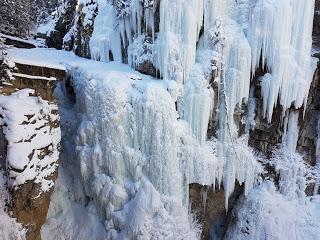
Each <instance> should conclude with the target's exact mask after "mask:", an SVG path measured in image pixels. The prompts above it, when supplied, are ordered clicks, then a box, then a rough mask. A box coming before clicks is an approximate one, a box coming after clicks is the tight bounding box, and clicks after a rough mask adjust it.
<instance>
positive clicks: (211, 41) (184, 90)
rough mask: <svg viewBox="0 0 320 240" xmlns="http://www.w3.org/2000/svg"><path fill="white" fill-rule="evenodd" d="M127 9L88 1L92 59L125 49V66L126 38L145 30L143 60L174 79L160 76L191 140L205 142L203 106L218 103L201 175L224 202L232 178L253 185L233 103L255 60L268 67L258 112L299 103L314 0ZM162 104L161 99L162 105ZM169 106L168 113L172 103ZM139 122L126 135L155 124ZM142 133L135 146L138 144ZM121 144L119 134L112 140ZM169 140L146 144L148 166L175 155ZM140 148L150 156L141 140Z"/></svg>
mask: <svg viewBox="0 0 320 240" xmlns="http://www.w3.org/2000/svg"><path fill="white" fill-rule="evenodd" d="M145 2H148V3H149V4H145ZM129 9H130V12H128V13H127V14H126V15H123V16H121V17H119V16H117V13H116V11H115V9H114V6H113V5H112V3H111V2H109V1H103V0H98V15H97V17H96V19H95V22H94V31H93V35H92V38H91V41H90V49H91V54H92V58H93V59H95V60H101V61H106V62H108V61H110V60H111V58H110V56H112V58H113V60H116V61H120V62H123V61H125V60H124V59H123V58H124V57H123V56H124V54H123V50H124V49H128V53H127V54H125V55H128V62H129V63H130V64H131V65H133V66H134V61H135V60H132V59H131V57H132V47H131V48H130V45H131V46H132V44H133V43H134V42H135V40H136V39H140V40H141V38H143V37H144V36H146V35H149V36H151V38H152V39H153V48H154V49H153V56H149V60H151V61H152V63H153V65H154V66H155V67H156V68H157V69H158V70H159V72H160V74H161V77H162V78H163V80H164V82H174V83H168V84H169V85H170V86H172V85H174V84H176V85H175V88H176V91H172V92H173V93H171V94H176V96H174V97H173V98H174V99H177V101H178V104H177V105H178V113H179V118H181V119H182V120H185V121H186V122H187V124H188V125H189V128H190V132H191V133H192V134H193V136H194V139H195V142H194V143H192V145H193V147H194V148H196V146H197V145H199V146H207V145H210V144H211V143H209V142H208V141H207V128H208V123H209V121H210V117H211V116H212V115H215V116H216V114H212V110H213V106H218V110H217V118H218V123H219V124H218V130H217V139H218V140H217V142H215V148H216V150H217V153H216V154H217V156H218V160H217V161H219V162H220V165H222V167H220V168H219V169H222V170H221V171H220V173H218V174H214V173H215V172H219V171H212V175H215V177H214V178H212V179H211V182H210V183H209V182H208V181H207V182H206V184H208V183H209V184H215V183H216V180H218V183H221V182H223V185H224V188H225V192H226V203H227V199H228V197H229V195H230V194H231V193H232V192H233V188H234V184H235V181H236V180H238V181H239V182H240V183H244V182H245V183H246V187H247V192H248V191H249V190H250V188H251V187H252V186H253V181H254V177H255V174H256V168H257V166H256V160H255V158H254V156H253V154H252V153H251V152H250V151H249V150H247V148H242V147H241V146H242V144H241V145H240V147H239V142H246V138H241V139H240V140H239V139H238V127H237V126H236V124H235V122H234V120H233V114H234V111H235V109H236V108H237V107H238V108H240V107H241V105H242V103H246V102H247V100H248V98H249V89H250V84H251V82H250V81H251V79H252V76H253V75H254V74H255V70H256V69H257V68H258V67H259V66H262V67H263V68H265V69H266V70H267V72H268V73H267V74H266V75H265V76H264V77H262V78H261V87H262V96H263V101H264V113H265V115H266V116H267V118H268V120H269V121H271V117H272V113H273V108H274V107H275V105H277V103H280V104H281V105H282V107H283V112H284V113H283V114H284V115H285V112H286V110H287V109H288V108H290V107H291V106H294V107H295V108H300V107H301V106H302V105H303V104H305V103H306V98H307V95H308V92H309V86H310V83H311V79H312V74H313V65H312V59H311V57H310V53H311V42H312V41H311V33H312V20H313V10H314V0H306V1H301V0H241V1H237V2H236V1H233V0H200V1H199V0H161V1H154V2H153V4H152V3H151V4H150V1H141V0H132V1H130V5H129ZM157 10H158V11H159V12H160V24H159V32H158V33H155V12H156V11H157ZM261 60H262V62H261ZM212 72H215V74H214V75H212ZM212 80H213V81H214V82H215V83H216V84H217V85H218V93H217V94H218V97H217V98H215V97H214V92H213V90H212V88H211V86H210V82H211V81H212ZM177 89H178V90H177ZM214 99H218V100H217V101H218V102H214ZM148 106H149V105H148ZM154 107H155V108H157V107H158V106H154ZM169 109H171V108H167V107H166V108H165V111H166V114H169V112H168V111H169ZM135 111H138V112H139V111H140V112H141V111H144V112H145V111H147V113H150V111H152V109H149V110H148V109H146V106H142V107H139V109H136V110H135ZM172 111H173V112H172V113H170V114H171V117H172V119H174V118H175V115H174V111H175V110H174V109H172ZM148 119H149V121H150V119H152V117H151V116H150V118H148ZM166 121H169V120H168V118H165V120H163V122H161V124H159V125H157V128H159V131H163V130H165V129H164V126H165V125H166ZM172 121H173V120H172ZM110 124H116V123H110ZM141 124H143V125H144V127H142V126H140V127H142V128H143V129H142V130H138V129H137V131H138V132H136V133H135V134H137V135H138V137H139V138H141V139H142V140H143V139H144V138H145V134H147V133H148V131H150V129H148V127H150V128H155V125H154V123H151V122H150V124H149V123H146V122H141ZM116 125H118V124H116ZM105 134H114V133H105ZM148 134H149V133H148ZM150 134H151V133H150ZM163 134H164V136H163V138H164V139H166V138H168V139H172V138H171V137H170V136H171V135H172V131H168V135H166V134H165V132H163ZM151 135H153V134H151ZM146 140H148V141H149V140H150V139H146ZM121 141H122V140H121ZM148 141H145V143H144V144H142V146H146V145H148ZM164 142H165V141H164ZM121 144H125V143H118V145H121ZM177 144H178V143H177V141H175V142H173V143H170V147H169V146H167V147H166V146H162V145H159V146H157V149H155V150H156V151H159V152H161V155H159V161H156V160H155V159H151V160H150V166H152V167H151V169H152V170H153V171H154V170H156V171H158V170H157V169H159V168H160V165H159V162H163V164H164V165H161V166H163V167H165V166H169V165H170V164H176V163H175V161H173V159H176V158H177V156H176V155H175V154H176V153H175V152H174V151H173V152H172V151H171V149H172V147H174V146H175V145H177ZM243 145H244V146H246V143H244V144H243ZM158 147H159V148H161V149H158ZM243 149H245V150H243ZM141 151H144V154H146V155H148V156H151V154H152V156H154V154H153V152H148V151H150V150H148V149H147V148H146V149H143V148H142V149H141ZM163 154H165V155H163ZM166 161H169V162H166ZM212 161H214V160H212ZM189 162H190V161H189ZM191 162H192V161H191ZM169 163H170V164H169ZM195 165H196V164H194V166H193V167H194V168H196V167H197V166H195ZM220 165H219V164H216V166H220ZM110 166H112V165H110ZM170 166H171V165H170ZM189 166H190V165H189ZM171 167H172V166H171ZM171 167H170V168H171ZM244 169H246V170H244ZM160 170H161V169H159V171H160ZM216 170H217V169H216ZM183 171H185V172H188V174H186V175H187V176H189V177H188V178H187V182H188V183H191V182H195V181H196V182H200V183H204V182H205V181H202V182H201V181H199V178H200V177H196V176H195V174H194V172H196V171H195V170H190V169H189V170H188V171H187V170H183ZM160 173H161V171H160V172H159V175H158V176H155V177H156V178H158V180H160V179H166V177H168V176H163V175H161V174H162V173H161V174H160ZM202 173H203V172H202ZM165 186H167V187H169V188H171V187H173V186H174V185H170V184H164V183H161V184H159V185H158V186H157V187H159V188H164V187H165ZM158 190H161V189H158ZM164 192H166V193H168V192H167V191H164ZM169 192H175V193H176V192H179V191H177V189H175V190H174V191H169ZM180 192H181V190H180Z"/></svg>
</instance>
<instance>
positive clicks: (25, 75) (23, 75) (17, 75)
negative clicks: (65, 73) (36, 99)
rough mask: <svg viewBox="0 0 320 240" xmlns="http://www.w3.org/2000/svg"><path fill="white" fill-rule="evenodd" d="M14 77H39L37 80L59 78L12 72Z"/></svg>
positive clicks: (54, 79)
mask: <svg viewBox="0 0 320 240" xmlns="http://www.w3.org/2000/svg"><path fill="white" fill-rule="evenodd" d="M12 76H13V77H22V78H28V79H37V80H45V81H56V80H57V79H56V78H55V77H49V78H47V77H40V76H31V75H27V74H21V73H12Z"/></svg>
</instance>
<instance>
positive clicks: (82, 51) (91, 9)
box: [73, 1, 98, 58]
mask: <svg viewBox="0 0 320 240" xmlns="http://www.w3.org/2000/svg"><path fill="white" fill-rule="evenodd" d="M97 11H98V8H97V3H96V2H95V1H87V3H86V4H81V5H79V6H78V8H77V13H76V18H75V33H74V45H73V50H74V52H75V54H77V55H78V56H81V57H85V58H90V47H89V42H90V38H91V35H92V32H93V23H94V19H95V17H96V15H97Z"/></svg>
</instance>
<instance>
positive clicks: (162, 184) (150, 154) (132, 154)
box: [74, 72, 182, 199]
mask: <svg viewBox="0 0 320 240" xmlns="http://www.w3.org/2000/svg"><path fill="white" fill-rule="evenodd" d="M75 74H76V75H74V79H75V81H76V86H77V88H79V90H78V91H79V92H80V91H83V89H84V93H83V94H84V96H81V97H79V98H78V101H79V107H80V106H81V111H84V113H85V114H84V119H83V120H82V123H81V125H80V128H79V130H78V139H77V145H78V156H79V158H80V161H81V166H83V167H81V169H82V176H83V178H84V181H85V182H89V180H90V178H91V177H92V174H99V173H107V174H108V175H109V176H111V177H113V178H115V179H117V182H119V183H122V182H123V181H124V179H126V178H130V179H135V180H136V179H139V178H140V177H141V174H142V173H144V174H146V175H147V176H148V177H149V179H150V180H151V182H152V183H153V184H154V186H155V187H156V188H157V189H158V190H159V191H160V192H162V193H164V194H168V195H171V196H177V197H178V198H179V199H181V198H182V196H181V194H182V192H181V189H182V187H181V184H182V180H181V178H182V176H181V173H180V172H181V171H180V170H179V161H178V159H177V158H178V156H177V149H178V143H179V138H178V135H177V130H176V129H178V128H177V127H176V125H175V124H176V123H177V113H176V111H175V105H174V101H172V100H171V101H170V99H171V97H170V95H169V93H168V92H167V91H165V89H164V88H163V87H162V86H161V84H159V83H157V82H154V81H152V82H151V83H150V84H147V85H145V84H143V83H139V82H140V81H138V80H139V78H140V77H139V76H138V79H137V81H135V82H131V81H125V82H124V83H122V84H121V85H120V86H119V84H118V82H119V81H116V80H117V77H116V76H113V72H111V73H109V75H108V76H106V77H105V78H104V79H107V80H108V81H109V82H108V81H101V82H99V81H97V80H96V81H93V80H92V81H90V82H88V81H85V79H87V76H86V75H84V74H81V72H80V73H75ZM122 77H124V76H122ZM133 77H135V78H137V76H133ZM128 78H129V80H130V76H128ZM118 79H119V77H118ZM78 83H79V84H78ZM84 83H85V84H86V85H85V86H83V85H82V84H84ZM96 89H100V91H96ZM89 96H90V97H89ZM119 106H122V107H121V108H119ZM88 159H91V161H88ZM169 176H170V177H169ZM87 187H88V190H89V185H87Z"/></svg>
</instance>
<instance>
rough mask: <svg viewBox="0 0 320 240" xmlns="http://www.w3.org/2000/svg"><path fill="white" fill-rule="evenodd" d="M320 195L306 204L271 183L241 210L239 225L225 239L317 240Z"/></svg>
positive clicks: (254, 195)
mask: <svg viewBox="0 0 320 240" xmlns="http://www.w3.org/2000/svg"><path fill="white" fill-rule="evenodd" d="M319 201H320V200H319V196H314V197H311V198H306V201H305V202H304V203H301V202H299V201H297V200H296V199H294V200H289V199H287V198H286V197H285V196H284V195H282V194H280V193H279V192H277V191H276V188H275V186H274V185H273V183H271V182H267V183H264V184H263V185H262V186H259V187H258V188H256V189H254V190H253V191H252V192H251V193H250V194H249V195H248V197H247V199H246V200H244V201H243V203H242V204H241V207H240V208H239V209H238V213H237V219H238V220H239V221H238V222H237V223H236V225H234V226H232V227H231V228H230V229H229V231H228V233H227V236H226V239H230V240H235V239H237V240H242V239H243V240H244V239H252V240H256V239H317V238H318V237H319V234H320V233H319V229H320V226H319V221H318V218H319V214H320V212H319Z"/></svg>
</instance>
